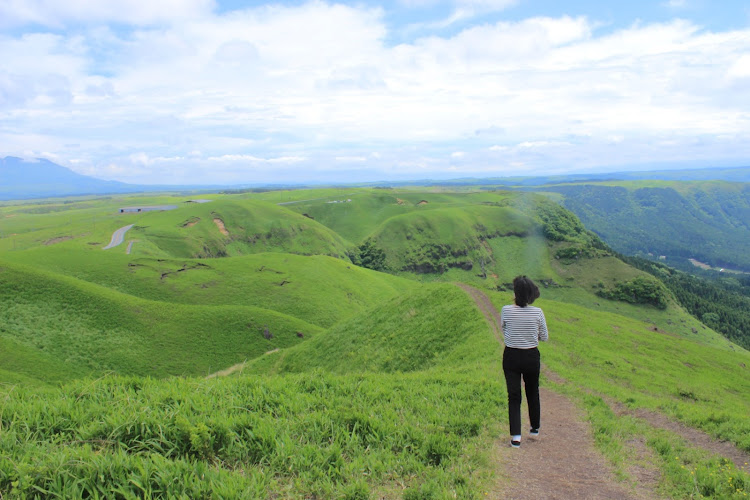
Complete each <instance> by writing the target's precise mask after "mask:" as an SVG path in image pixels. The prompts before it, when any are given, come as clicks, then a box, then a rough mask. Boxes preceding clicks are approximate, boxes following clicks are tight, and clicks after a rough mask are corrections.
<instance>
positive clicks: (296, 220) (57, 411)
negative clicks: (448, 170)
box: [0, 188, 750, 499]
mask: <svg viewBox="0 0 750 500" xmlns="http://www.w3.org/2000/svg"><path fill="white" fill-rule="evenodd" d="M462 191H464V192H460V193H458V192H450V191H449V190H447V189H445V188H437V189H434V190H432V189H424V188H419V189H416V188H415V189H398V190H395V189H394V190H391V189H382V190H381V189H351V190H341V189H319V190H295V191H280V192H268V193H244V194H233V195H200V196H197V197H200V198H208V199H213V200H214V201H213V202H211V203H207V204H201V205H195V204H185V203H183V202H184V201H186V200H187V199H190V198H191V196H188V195H185V196H182V195H180V196H170V195H154V196H148V197H132V196H130V197H117V198H111V199H99V200H94V199H84V198H80V199H71V200H55V201H40V202H33V203H24V204H19V205H14V204H2V205H0V495H2V496H3V497H10V498H15V497H21V498H23V497H33V496H34V495H37V496H40V497H56V496H57V497H63V498H68V497H70V498H77V497H82V496H90V497H97V496H99V497H109V496H112V495H114V494H120V495H121V496H122V497H123V498H128V497H134V496H135V497H154V496H157V497H158V496H163V497H167V496H174V497H179V496H183V497H190V498H215V497H259V498H266V497H282V498H285V497H291V498H313V497H318V498H352V499H355V498H411V499H414V498H481V497H483V496H484V494H483V492H484V491H487V488H486V487H487V486H488V484H489V482H490V481H492V480H493V477H492V470H493V466H494V465H493V464H492V463H491V461H490V458H489V455H490V451H491V449H492V443H493V441H494V440H495V439H496V438H497V437H498V436H501V435H504V432H505V431H504V429H505V422H506V415H505V398H506V396H505V389H504V384H503V381H502V373H501V369H500V359H501V352H500V346H499V344H498V343H497V341H496V340H495V339H494V337H493V336H492V334H491V333H490V331H489V329H488V327H487V324H486V322H485V320H484V318H483V316H482V314H481V313H480V312H479V311H478V310H477V308H476V307H475V305H474V303H473V302H472V300H471V298H470V297H469V296H468V295H467V294H466V293H465V292H463V291H462V290H460V289H459V288H458V287H456V286H455V285H453V284H447V283H440V282H441V281H456V282H466V283H471V284H473V285H475V286H478V287H479V288H481V289H483V290H485V291H486V292H487V293H488V294H489V295H490V297H491V299H492V300H493V302H494V303H495V305H496V306H497V307H498V308H499V307H501V306H502V305H504V304H505V303H508V302H509V301H510V299H511V294H510V292H509V291H507V290H503V291H501V292H497V291H496V290H497V289H498V287H501V288H504V287H505V285H506V284H507V283H509V282H510V281H512V278H513V277H514V276H516V275H518V274H526V275H529V276H530V277H532V278H533V279H535V280H537V281H539V282H541V280H552V281H554V283H555V284H551V285H549V288H544V287H543V288H542V294H543V298H542V299H541V300H540V301H539V303H538V305H540V306H541V307H542V308H543V309H544V311H545V313H546V315H547V320H548V324H549V327H550V336H551V340H550V342H549V343H548V344H546V345H542V347H541V349H542V357H543V361H544V362H545V363H547V365H548V366H549V367H550V368H551V369H552V370H554V371H555V372H556V373H558V374H559V375H561V376H562V377H564V378H565V379H566V380H567V381H568V383H567V384H565V385H564V386H562V387H559V388H558V390H561V391H563V392H565V393H566V394H568V395H569V396H571V397H573V398H574V399H576V400H577V401H578V402H579V404H580V405H581V406H582V407H583V408H584V409H585V410H586V412H587V415H588V417H589V419H590V421H591V424H592V428H593V429H594V433H595V439H596V442H597V445H598V446H599V447H600V449H601V450H602V451H603V453H604V454H605V456H607V457H608V459H609V460H610V461H611V462H612V463H613V464H614V465H615V467H616V470H617V471H618V472H619V474H620V476H621V477H622V478H624V480H630V479H629V478H628V476H627V464H628V461H629V460H632V459H634V457H635V454H634V450H633V449H632V446H631V444H632V442H633V440H634V439H636V438H639V437H640V436H643V439H644V441H645V443H646V446H647V447H648V448H649V449H650V450H652V452H653V454H654V458H653V460H654V464H655V465H656V466H657V467H658V468H659V469H660V471H661V472H662V474H663V479H662V482H661V483H660V486H659V488H660V491H661V492H662V493H663V494H665V495H667V496H672V497H674V498H684V497H689V496H691V495H692V496H695V497H697V496H699V495H704V496H714V497H720V498H721V497H725V498H733V497H736V498H741V497H742V496H741V495H743V494H744V493H745V492H746V491H747V489H748V486H747V485H748V478H747V475H746V474H743V473H740V472H738V471H736V470H734V469H733V468H732V467H731V466H729V465H727V464H726V463H725V462H722V461H721V460H720V459H715V458H711V457H707V456H706V454H705V453H704V452H702V451H701V450H696V449H693V448H691V447H690V446H688V445H687V444H685V443H684V442H682V441H681V440H680V439H679V438H678V437H677V436H676V435H674V434H671V433H668V432H666V431H658V430H654V429H651V428H648V427H644V425H645V424H643V423H640V422H639V421H635V420H633V419H632V418H630V417H617V416H615V415H614V414H613V413H612V412H611V411H609V410H608V407H607V406H606V405H605V404H604V400H603V399H602V398H606V399H615V400H617V401H620V402H622V403H624V404H626V405H628V406H629V407H631V408H648V409H652V410H656V411H659V412H662V413H665V414H667V415H670V416H672V417H674V418H676V419H679V420H680V421H682V422H684V423H686V424H688V425H691V426H694V427H697V428H701V429H703V430H705V431H706V432H708V433H710V434H711V435H713V436H715V437H717V438H720V439H725V440H727V441H730V442H732V443H735V444H736V445H737V446H738V447H740V448H742V449H745V450H750V442H749V441H748V438H747V436H750V427H748V421H747V415H748V414H750V401H749V400H748V397H747V395H748V394H750V385H748V380H750V379H748V377H747V366H750V354H748V352H747V351H745V350H743V349H741V348H738V347H737V346H734V345H733V344H731V343H729V342H728V341H726V340H724V339H722V338H721V337H718V336H717V335H716V334H715V332H713V331H711V330H709V329H706V328H704V327H703V326H702V325H701V324H700V323H699V322H697V321H696V320H695V319H693V318H691V317H690V316H688V315H687V314H686V313H685V312H684V311H683V310H682V309H681V308H679V307H678V306H677V305H676V304H675V303H674V302H670V303H669V304H668V306H667V308H666V309H665V310H657V309H655V308H652V307H648V306H635V305H632V304H628V303H624V302H615V301H609V300H606V299H603V298H600V297H597V296H596V295H595V292H596V290H597V289H599V288H600V287H602V286H604V287H607V288H609V287H612V286H614V285H615V284H616V283H618V282H623V281H627V280H630V279H632V278H633V277H636V276H640V275H642V273H640V272H639V271H637V270H635V269H633V268H631V267H629V266H627V265H625V264H624V263H622V262H621V261H619V260H617V259H614V258H612V257H598V258H584V259H579V260H573V261H570V262H569V261H562V260H557V259H555V258H554V256H555V254H556V252H557V251H558V250H559V249H561V248H563V247H566V246H570V245H574V244H575V245H577V244H585V243H586V241H584V240H586V238H587V237H589V236H587V235H586V234H584V233H582V232H580V231H578V232H577V233H576V234H575V235H571V238H572V239H569V240H566V241H555V242H551V241H548V240H547V239H545V238H544V237H543V231H544V229H545V228H547V229H548V227H547V226H545V224H544V223H543V221H541V220H540V218H539V213H537V212H536V211H535V210H537V209H536V208H535V207H536V205H537V204H538V198H537V197H534V196H531V197H529V196H526V195H522V194H519V193H508V192H479V193H478V192H471V190H470V189H466V190H462ZM192 197H196V196H192ZM348 199H351V200H352V201H351V202H348V201H347V202H346V203H326V202H327V201H332V200H348ZM422 200H425V201H427V202H428V203H427V204H421V205H420V204H419V202H420V201H422ZM287 202H293V203H291V204H288V205H277V204H278V203H287ZM147 204H149V205H150V204H177V205H179V207H180V208H178V209H177V210H174V211H170V212H163V213H145V214H117V213H116V210H117V208H118V207H120V206H129V205H147ZM305 213H306V214H307V215H308V216H311V217H314V220H313V219H310V218H308V217H305V216H303V215H302V214H305ZM553 215H554V214H553ZM9 216H10V217H9ZM214 218H221V219H222V221H223V222H224V224H225V227H226V228H227V230H228V231H229V233H230V234H229V235H222V234H221V233H220V232H219V228H218V226H217V225H216V224H215V223H214V221H213V219H214ZM557 222H560V224H561V225H560V226H559V227H557V229H560V228H562V227H563V226H564V225H565V224H568V225H570V224H573V223H575V220H573V221H572V222H571V221H569V220H566V219H565V218H558V221H557ZM131 223H132V224H135V225H136V227H135V228H134V229H133V230H131V232H130V233H128V236H127V240H137V241H136V243H135V245H134V246H133V253H132V254H131V255H126V254H125V249H126V245H123V246H121V247H118V248H115V249H113V250H108V251H102V250H101V247H102V246H104V245H105V244H106V243H107V242H108V241H109V238H110V236H111V234H112V231H114V230H115V229H117V228H119V227H122V226H124V225H126V224H131ZM193 223H194V224H193ZM569 223H570V224H569ZM573 225H574V224H573ZM571 227H573V226H571ZM574 229H575V228H574ZM579 229H580V228H579ZM11 234H13V235H15V236H10V235H11ZM67 237H71V238H70V239H61V238H67ZM368 237H372V238H374V240H375V242H376V243H377V244H378V245H380V246H381V247H382V248H383V249H384V250H385V251H386V254H387V257H388V263H389V266H390V268H391V272H393V273H397V274H399V275H400V276H393V275H389V274H384V273H378V272H375V271H371V270H367V269H362V268H359V267H357V266H354V265H352V264H351V262H349V260H348V258H347V255H346V253H347V252H349V251H350V250H352V249H353V248H354V246H356V245H358V244H360V243H361V242H362V241H363V240H364V239H366V238H368ZM55 238H57V239H55ZM220 256H222V257H221V258H219V257H220ZM199 257H200V258H199ZM336 257H338V258H336ZM462 261H470V262H471V263H472V266H471V269H466V268H461V267H451V264H459V265H460V264H461V262H462ZM480 261H483V262H484V263H485V268H486V272H487V276H486V277H483V276H480V274H481V270H480V268H479V262H480ZM419 262H429V263H431V264H433V265H435V264H438V265H440V264H441V263H442V264H443V265H444V266H445V268H444V269H442V272H440V273H432V274H421V273H415V272H414V269H412V270H411V271H409V270H403V269H407V268H408V264H409V263H419ZM463 267H467V266H463ZM405 278H410V279H405ZM550 283H551V282H550ZM266 325H268V326H269V330H270V331H271V333H272V334H273V338H272V339H270V340H267V339H265V338H264V337H263V335H262V332H263V330H264V328H265V326H266ZM654 326H655V327H656V328H657V330H656V331H655V330H654ZM694 329H695V331H696V332H695V333H694V332H693V330H694ZM297 332H301V333H303V336H302V337H299V336H298V335H297ZM276 348H279V351H275V349H276ZM272 351H273V352H272ZM266 353H268V354H267V355H264V354H266ZM246 360H247V363H245V364H244V366H243V368H242V370H241V371H240V373H235V374H233V375H231V376H229V377H226V378H218V379H217V378H213V379H205V375H207V374H209V373H210V372H214V371H218V370H221V369H223V368H227V367H229V366H231V365H234V364H236V363H241V362H244V361H246ZM110 373H114V374H116V376H113V375H110ZM126 375H129V376H126ZM174 375H177V376H178V377H173V376H174ZM94 377H99V378H94ZM182 377H186V378H182ZM60 384H62V386H60ZM546 418H550V417H546ZM672 455H674V456H672ZM674 457H678V458H677V459H675V458H674ZM691 472H692V474H691ZM730 483H731V484H732V485H734V489H730V488H729V486H727V485H728V484H730ZM738 490H739V491H738Z"/></svg>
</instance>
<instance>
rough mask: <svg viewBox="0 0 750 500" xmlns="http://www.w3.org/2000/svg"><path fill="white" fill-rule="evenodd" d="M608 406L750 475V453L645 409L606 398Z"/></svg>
mask: <svg viewBox="0 0 750 500" xmlns="http://www.w3.org/2000/svg"><path fill="white" fill-rule="evenodd" d="M605 401H606V402H607V404H608V405H609V406H610V408H612V411H614V412H615V414H616V415H618V416H620V415H630V416H633V417H635V418H638V419H641V420H644V421H646V423H648V424H649V425H650V426H651V427H657V428H659V429H665V430H668V431H670V432H673V433H675V434H677V435H679V436H681V437H682V438H683V439H684V440H685V441H687V442H688V443H690V444H692V445H693V446H695V447H697V448H702V449H704V450H706V451H707V452H709V453H712V454H714V455H719V456H721V457H724V458H727V459H729V460H731V461H732V462H734V465H735V466H737V468H738V469H739V470H741V471H744V472H747V473H750V453H746V452H744V451H742V450H741V449H739V448H737V447H736V446H735V445H733V444H732V443H729V442H727V441H717V440H716V439H714V438H712V437H711V436H709V435H708V434H706V433H705V432H703V431H701V430H698V429H694V428H692V427H688V426H687V425H685V424H682V423H680V422H676V421H674V420H672V419H670V418H669V417H667V416H666V415H662V414H661V413H656V412H654V411H649V410H646V409H643V408H637V409H634V410H631V409H630V408H628V407H627V406H625V405H624V404H622V403H620V402H619V401H612V400H611V399H607V398H605Z"/></svg>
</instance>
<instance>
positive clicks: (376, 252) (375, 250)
mask: <svg viewBox="0 0 750 500" xmlns="http://www.w3.org/2000/svg"><path fill="white" fill-rule="evenodd" d="M358 250H359V255H358V258H357V259H356V260H357V262H355V264H357V265H359V266H362V267H366V268H367V269H374V270H375V271H383V270H385V252H384V251H383V249H382V248H380V247H378V246H377V245H376V244H375V241H374V240H373V239H372V238H367V239H366V240H365V242H364V243H362V244H361V245H360V246H359V248H358Z"/></svg>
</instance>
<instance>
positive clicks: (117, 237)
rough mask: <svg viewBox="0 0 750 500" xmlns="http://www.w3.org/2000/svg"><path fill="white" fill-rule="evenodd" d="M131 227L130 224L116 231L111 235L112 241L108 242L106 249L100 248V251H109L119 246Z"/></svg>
mask: <svg viewBox="0 0 750 500" xmlns="http://www.w3.org/2000/svg"><path fill="white" fill-rule="evenodd" d="M133 225H134V224H130V225H128V226H125V227H121V228H120V229H118V230H117V231H115V232H114V233H113V234H112V240H111V241H110V242H109V245H107V246H106V247H104V248H102V250H109V249H110V248H114V247H116V246H118V245H121V244H122V242H123V240H124V239H125V233H127V232H128V231H129V230H130V228H132V227H133Z"/></svg>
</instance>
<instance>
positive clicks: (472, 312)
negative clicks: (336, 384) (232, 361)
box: [247, 284, 500, 373]
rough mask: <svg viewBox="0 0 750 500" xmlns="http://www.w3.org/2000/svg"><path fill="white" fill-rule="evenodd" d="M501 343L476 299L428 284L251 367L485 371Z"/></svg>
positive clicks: (269, 370)
mask: <svg viewBox="0 0 750 500" xmlns="http://www.w3.org/2000/svg"><path fill="white" fill-rule="evenodd" d="M499 355H500V354H499V345H498V344H497V341H496V340H495V339H494V338H493V337H492V336H491V335H489V333H488V330H487V324H486V322H485V320H484V318H483V316H482V315H481V313H480V312H479V311H478V310H477V309H476V307H475V306H474V303H473V302H472V300H471V298H470V297H469V296H468V295H467V294H466V293H465V292H464V291H462V290H461V289H459V288H458V287H456V286H455V285H451V284H435V285H429V286H425V287H424V289H422V290H419V291H417V292H414V293H411V294H408V295H404V296H401V297H398V298H395V299H393V300H391V301H389V302H386V303H383V304H381V305H379V306H376V307H375V308H373V309H371V310H369V311H366V312H364V313H362V314H361V315H359V316H357V317H354V318H352V319H350V320H348V321H344V322H342V323H339V324H338V325H336V326H335V327H333V328H331V329H330V330H328V331H327V332H326V333H325V334H323V335H319V336H318V337H317V338H315V339H313V340H311V341H309V342H305V343H303V344H300V345H299V346H297V347H295V348H294V349H287V350H285V351H283V352H280V353H275V354H274V355H270V356H265V357H263V358H259V359H257V360H255V361H253V362H252V363H250V364H249V365H248V367H247V370H249V371H251V372H254V373H296V372H303V371H309V370H312V369H324V370H325V371H327V372H332V373H358V372H375V373H381V372H385V373H391V372H414V371H421V370H429V369H433V368H434V369H441V368H446V367H449V368H450V371H451V372H452V373H466V372H472V371H481V370H482V369H484V367H485V366H486V365H487V364H492V363H494V362H495V361H496V360H497V359H498V357H499Z"/></svg>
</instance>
